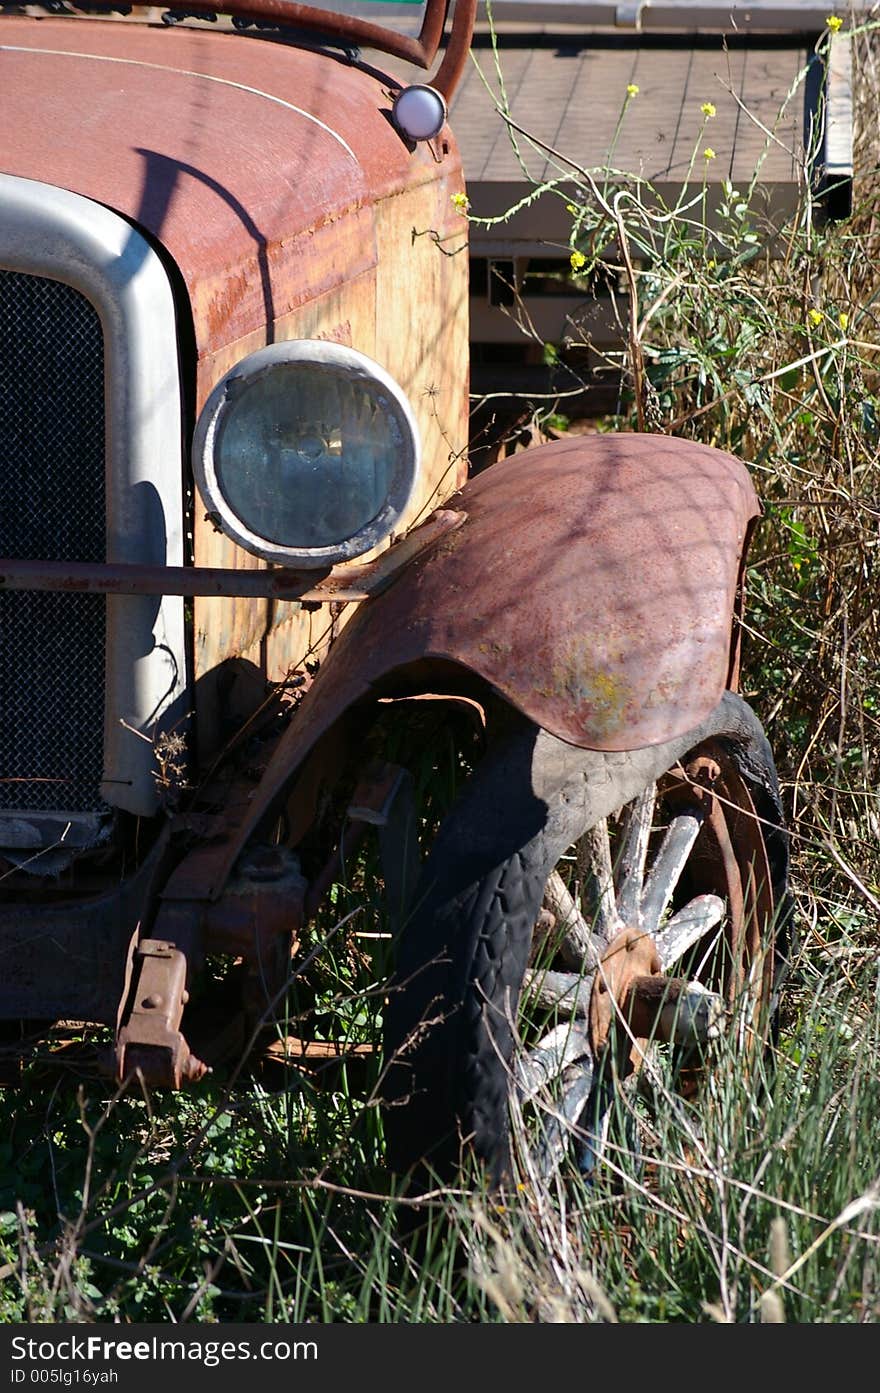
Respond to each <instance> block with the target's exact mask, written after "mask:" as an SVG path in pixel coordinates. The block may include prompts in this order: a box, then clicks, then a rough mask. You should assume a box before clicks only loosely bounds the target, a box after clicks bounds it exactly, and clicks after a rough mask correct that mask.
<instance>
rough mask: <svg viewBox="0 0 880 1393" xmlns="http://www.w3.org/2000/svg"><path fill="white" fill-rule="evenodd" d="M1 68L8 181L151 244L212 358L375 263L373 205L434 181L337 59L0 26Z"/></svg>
mask: <svg viewBox="0 0 880 1393" xmlns="http://www.w3.org/2000/svg"><path fill="white" fill-rule="evenodd" d="M392 63H393V60H392ZM0 65H2V86H3V110H4V115H5V119H4V122H3V129H2V133H0V170H2V171H3V172H5V173H9V174H16V175H19V176H21V177H23V178H27V179H36V180H41V181H43V182H45V183H48V184H53V185H57V186H58V187H61V188H65V189H69V190H71V191H73V192H74V193H79V194H83V195H84V196H86V197H88V198H92V199H95V200H96V201H97V202H99V203H103V204H105V205H107V206H108V207H111V208H113V209H115V210H116V211H117V212H119V213H122V214H123V215H124V216H126V217H128V218H130V219H132V220H133V221H134V222H136V223H137V224H139V225H140V226H141V227H142V228H144V229H146V230H147V232H149V233H151V234H153V236H154V237H155V238H156V239H157V240H158V241H159V242H161V243H162V244H163V245H164V246H165V247H166V248H167V250H168V252H169V253H170V255H171V256H172V257H173V259H174V260H175V262H176V263H177V265H178V266H179V268H180V270H181V272H182V274H183V277H184V280H185V281H186V284H187V287H188V289H189V294H190V299H191V301H192V305H193V312H194V319H195V328H196V338H197V343H198V349H199V353H200V355H204V354H207V353H211V352H213V351H215V350H216V349H217V348H219V347H221V346H223V345H225V344H227V343H230V342H232V341H234V340H237V339H239V338H242V337H243V336H245V335H246V334H249V333H251V332H253V331H254V330H255V329H259V328H261V327H262V326H263V325H265V324H266V323H267V322H269V323H271V322H272V321H273V320H277V319H279V318H281V317H282V316H283V315H284V314H286V313H287V312H289V311H290V310H292V309H295V308H296V307H297V305H298V304H300V303H302V302H303V301H304V300H308V299H312V298H314V297H315V296H317V295H319V294H321V293H322V292H324V291H327V290H330V289H332V288H333V287H335V286H338V285H340V284H342V283H343V282H344V281H347V280H350V279H351V278H352V277H354V276H355V275H357V274H358V273H359V272H361V271H363V270H365V269H367V268H369V267H372V266H373V265H374V264H375V260H376V248H375V246H374V237H373V222H372V216H371V204H372V202H373V201H374V200H376V199H381V198H384V197H387V196H389V195H391V194H393V193H395V192H397V191H398V190H400V189H402V188H404V187H407V186H408V185H410V184H412V183H418V182H420V181H427V180H431V179H434V178H435V177H436V175H437V172H438V171H437V166H436V164H435V162H434V159H433V157H432V154H431V152H430V151H428V150H427V149H425V148H422V147H420V148H419V149H417V150H416V151H415V152H414V153H410V151H409V150H408V149H407V148H406V147H405V146H404V144H403V142H402V141H401V139H400V137H399V136H398V135H397V133H396V131H395V130H394V128H393V127H392V126H391V124H390V122H389V121H388V119H386V116H385V115H383V112H385V113H387V112H388V111H389V110H390V102H389V100H388V98H387V96H384V95H383V83H382V82H381V81H380V80H379V78H378V77H377V76H375V75H371V74H370V73H367V72H364V71H360V70H357V69H354V68H350V67H348V66H346V64H345V63H343V62H340V61H337V60H335V59H334V58H332V57H329V56H327V55H326V54H321V53H315V52H310V51H305V50H302V49H296V48H292V47H288V46H286V45H282V44H276V43H269V42H266V41H262V40H260V39H257V38H251V37H248V36H245V35H241V34H234V33H211V32H206V31H204V30H184V29H180V30H178V29H168V28H165V27H163V26H159V27H156V28H146V27H142V26H140V25H134V24H113V23H102V22H97V21H94V22H93V21H88V22H86V21H71V20H55V19H46V20H36V19H33V18H30V17H21V16H19V17H13V16H3V17H0ZM447 134H448V133H447ZM449 142H450V144H451V137H449ZM450 161H452V162H457V156H456V155H454V153H453V154H452V155H451V156H450ZM446 163H449V161H447V162H446ZM444 168H445V165H444Z"/></svg>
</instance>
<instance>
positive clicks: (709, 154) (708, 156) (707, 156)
mask: <svg viewBox="0 0 880 1393" xmlns="http://www.w3.org/2000/svg"><path fill="white" fill-rule="evenodd" d="M714 158H715V151H714V150H713V149H712V146H711V145H707V146H706V148H705V150H704V151H703V159H704V160H714Z"/></svg>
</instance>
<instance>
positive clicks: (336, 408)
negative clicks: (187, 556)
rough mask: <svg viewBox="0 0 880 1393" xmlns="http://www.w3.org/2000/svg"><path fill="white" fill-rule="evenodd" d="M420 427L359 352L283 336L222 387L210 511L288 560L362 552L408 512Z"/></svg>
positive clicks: (249, 542) (213, 403)
mask: <svg viewBox="0 0 880 1393" xmlns="http://www.w3.org/2000/svg"><path fill="white" fill-rule="evenodd" d="M419 467H420V450H419V438H418V428H417V426H416V423H415V419H414V417H413V413H412V408H411V407H410V404H409V402H408V400H407V398H406V396H405V394H404V392H403V390H402V389H401V387H400V386H399V384H398V383H397V382H395V381H394V379H393V378H392V377H390V376H389V374H388V373H387V372H386V371H385V369H384V368H382V367H380V365H379V364H378V363H375V362H373V360H372V359H371V358H367V357H366V356H365V355H364V354H363V353H360V352H358V351H357V350H356V349H353V348H348V347H345V346H344V345H342V344H337V343H332V342H324V341H322V340H307V339H296V340H291V341H289V342H283V343H276V344H271V345H270V346H269V347H268V348H262V349H259V350H258V351H257V352H256V353H252V354H250V355H249V356H248V357H247V358H243V359H242V361H241V362H240V363H238V364H237V365H236V366H235V367H234V368H232V369H231V370H230V371H229V372H228V373H227V374H226V375H225V377H223V378H222V379H221V380H220V382H218V383H217V386H216V387H215V388H214V390H213V392H212V393H211V395H210V397H209V398H208V400H207V402H206V403H205V406H204V409H203V410H202V412H201V415H200V416H199V420H198V422H197V424H196V430H195V435H194V438H193V469H194V471H195V476H196V482H197V484H198V486H199V490H200V492H201V494H202V497H203V498H204V499H205V501H206V503H207V504H208V507H209V509H210V512H209V514H208V516H209V517H210V518H211V520H212V521H213V522H214V523H215V525H217V526H219V527H221V528H222V529H223V531H224V532H226V533H227V534H228V535H229V536H230V537H232V538H233V540H234V541H236V542H237V543H238V544H239V546H242V547H244V548H245V549H246V550H247V551H251V552H253V553H254V554H255V555H256V556H262V557H264V558H265V559H266V560H267V561H275V562H278V563H280V564H281V565H292V566H302V567H306V568H309V567H317V566H324V565H334V564H335V563H336V562H337V561H345V560H349V559H350V558H352V557H355V556H362V555H363V554H364V553H365V552H367V551H370V550H371V549H372V548H373V547H375V546H378V545H379V544H380V543H381V542H383V541H385V540H386V539H387V538H388V537H389V536H391V534H392V533H393V532H394V530H395V528H396V527H397V526H398V524H399V522H400V519H401V518H402V516H403V515H404V513H405V511H406V509H407V507H408V505H409V502H410V499H411V498H412V496H413V492H414V490H415V486H416V480H417V478H418V476H419Z"/></svg>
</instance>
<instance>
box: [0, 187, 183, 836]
mask: <svg viewBox="0 0 880 1393" xmlns="http://www.w3.org/2000/svg"><path fill="white" fill-rule="evenodd" d="M0 267H2V268H3V269H5V270H7V271H12V272H17V273H20V274H23V275H27V276H34V277H41V278H47V279H49V280H53V281H59V282H63V283H64V285H65V286H68V287H70V288H71V289H72V290H73V291H74V292H78V293H79V294H80V295H82V296H84V297H85V298H86V300H88V301H89V302H90V304H91V305H92V306H93V307H94V310H95V312H96V313H97V316H98V318H99V320H100V324H101V328H102V330H103V339H104V355H105V384H104V391H105V398H104V402H105V420H106V439H105V456H106V461H105V463H106V468H105V479H106V531H105V556H106V559H107V560H108V561H132V562H144V563H147V564H153V565H164V564H168V565H182V564H183V559H184V558H183V519H184V502H183V459H182V423H181V403H180V380H179V367H178V353H177V328H176V319H175V308H174V298H173V295H172V291H171V285H170V282H169V278H168V275H167V273H166V271H165V268H164V267H163V265H162V262H161V260H160V258H159V256H158V255H157V253H156V252H155V251H154V250H153V248H152V247H151V246H150V244H149V243H148V242H147V241H146V239H145V238H144V237H142V236H141V234H140V233H139V232H138V231H137V230H136V229H134V228H132V227H131V226H130V225H129V224H128V223H127V222H125V220H124V219H122V218H120V217H119V216H118V215H117V214H115V213H112V212H110V211H109V210H108V209H106V208H103V207H101V206H100V205H99V204H96V203H93V202H92V201H91V200H89V199H87V198H83V197H81V196H80V195H78V194H71V193H68V192H67V191H66V190H63V189H57V188H52V187H50V186H48V185H45V184H41V183H38V182H36V181H34V180H29V179H19V178H17V177H15V176H13V175H0ZM75 559H77V560H82V559H89V558H88V557H86V556H83V555H79V556H77V557H76V558H75ZM31 598H32V597H31ZM100 603H101V604H103V605H104V607H105V614H106V666H105V675H104V723H103V738H102V744H103V770H102V774H101V784H100V796H101V797H102V798H103V799H104V800H106V802H107V803H108V804H110V805H112V806H113V807H117V808H124V809H127V810H128V811H130V812H133V813H138V814H142V815H148V814H150V813H153V812H154V811H155V810H156V808H157V806H158V797H157V791H156V787H155V781H154V778H153V770H154V760H153V751H152V746H151V741H150V738H149V737H151V736H152V735H153V734H154V733H155V731H156V730H157V728H160V727H161V726H167V725H169V724H173V723H174V722H175V721H176V720H178V719H180V718H181V717H182V716H183V715H184V714H185V712H186V710H187V705H188V702H187V690H188V684H187V667H186V646H185V640H184V611H183V600H182V599H181V598H180V597H178V596H170V597H164V598H162V599H161V600H156V599H155V598H150V597H144V596H129V595H125V596H112V597H110V598H108V599H107V600H102V601H101V602H100ZM4 703H5V690H4V688H3V687H0V721H2V719H3V717H2V708H3V706H4ZM144 735H145V736H147V737H148V738H147V739H143V738H141V737H142V736H144ZM2 773H3V771H2V769H0V777H2ZM64 810H65V808H64V803H63V801H62V798H61V797H59V800H58V802H57V803H55V804H54V805H53V811H54V812H63V811H64ZM0 820H2V813H0ZM0 832H2V829H0ZM0 844H2V834H0Z"/></svg>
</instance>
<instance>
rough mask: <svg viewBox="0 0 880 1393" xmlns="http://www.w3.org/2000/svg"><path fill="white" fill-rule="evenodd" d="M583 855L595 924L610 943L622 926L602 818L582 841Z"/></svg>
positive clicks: (586, 887)
mask: <svg viewBox="0 0 880 1393" xmlns="http://www.w3.org/2000/svg"><path fill="white" fill-rule="evenodd" d="M580 849H581V852H582V855H583V865H582V871H583V875H584V890H585V894H586V900H587V903H588V905H589V907H590V911H591V913H592V915H593V918H594V921H595V925H596V935H597V937H599V938H601V939H602V941H603V943H610V942H611V940H612V938H614V936H615V934H617V933H619V932H620V930H621V929H622V928H623V925H622V923H621V920H620V915H619V914H618V912H617V901H616V899H615V896H614V871H613V868H612V865H611V844H610V842H609V840H608V823H607V822H606V821H605V819H604V818H603V819H602V821H601V822H599V823H597V825H596V826H595V827H591V828H590V830H589V832H585V833H584V835H583V837H582V838H581V841H580Z"/></svg>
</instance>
